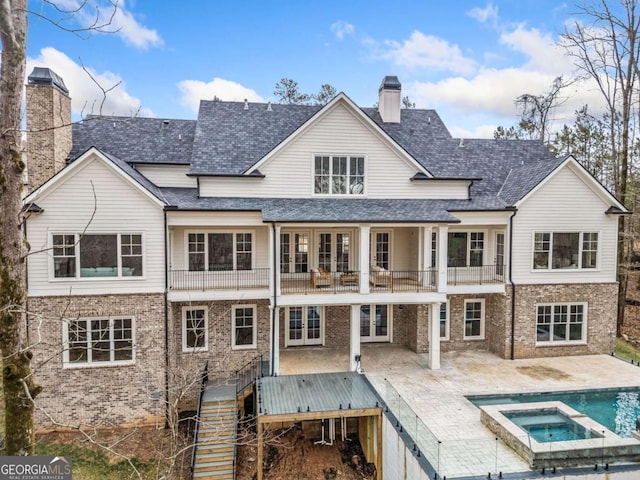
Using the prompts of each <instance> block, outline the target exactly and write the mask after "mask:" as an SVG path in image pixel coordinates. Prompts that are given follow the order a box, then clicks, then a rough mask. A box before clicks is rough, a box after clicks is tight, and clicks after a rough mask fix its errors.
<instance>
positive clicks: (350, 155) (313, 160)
mask: <svg viewBox="0 0 640 480" xmlns="http://www.w3.org/2000/svg"><path fill="white" fill-rule="evenodd" d="M317 157H328V158H329V193H316V158H317ZM335 157H344V158H346V159H347V174H346V177H347V185H346V187H347V190H349V183H348V180H349V179H350V177H351V175H350V173H349V172H350V171H351V159H353V158H362V161H363V162H364V172H363V175H362V177H363V179H362V192H361V193H332V192H331V189H332V185H333V159H334V158H335ZM368 165H369V159H368V158H367V155H366V154H364V153H312V154H311V194H310V195H311V197H317V198H366V197H367V191H368V187H367V184H368V182H367V175H368V173H369V168H368Z"/></svg>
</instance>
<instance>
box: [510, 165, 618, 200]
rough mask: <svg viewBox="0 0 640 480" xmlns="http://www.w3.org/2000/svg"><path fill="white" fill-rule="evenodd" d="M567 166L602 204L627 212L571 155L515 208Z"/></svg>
mask: <svg viewBox="0 0 640 480" xmlns="http://www.w3.org/2000/svg"><path fill="white" fill-rule="evenodd" d="M566 166H569V168H570V169H571V171H572V172H573V173H575V174H576V175H578V177H579V178H580V179H581V180H582V181H583V182H584V183H585V185H587V187H589V188H590V189H591V190H592V191H593V192H594V193H595V194H596V195H597V196H598V197H599V198H600V199H601V200H602V201H603V202H605V203H612V204H613V206H615V207H618V208H619V209H620V210H622V211H623V212H627V213H628V212H629V211H628V210H627V209H626V208H625V206H624V205H622V204H621V203H620V202H619V201H618V200H617V199H616V197H614V196H613V195H612V194H611V192H609V191H608V190H607V189H606V188H604V187H603V186H602V184H601V183H600V182H598V181H597V180H596V179H595V178H594V177H593V175H591V173H589V171H588V170H587V169H586V168H584V167H583V166H582V165H580V162H578V161H577V160H576V159H575V158H574V157H573V156H572V155H569V156H568V157H567V158H566V159H565V160H564V161H563V162H562V163H561V164H560V165H558V166H557V167H556V168H555V169H554V170H553V171H552V172H551V173H549V175H547V176H546V177H545V178H544V179H542V181H541V182H539V183H538V184H537V185H536V186H535V187H533V188H532V189H531V190H529V192H528V193H527V194H525V196H524V197H522V198H521V199H520V200H518V201H517V202H516V203H515V205H514V206H515V207H516V208H520V207H521V206H522V204H523V203H524V202H526V201H527V199H528V198H529V197H531V196H532V195H533V194H535V193H536V192H537V191H538V190H539V189H540V188H542V187H543V186H544V185H545V184H546V183H547V182H549V181H550V180H551V179H552V178H553V177H555V176H556V175H557V174H558V172H560V171H561V170H562V169H563V168H564V167H566Z"/></svg>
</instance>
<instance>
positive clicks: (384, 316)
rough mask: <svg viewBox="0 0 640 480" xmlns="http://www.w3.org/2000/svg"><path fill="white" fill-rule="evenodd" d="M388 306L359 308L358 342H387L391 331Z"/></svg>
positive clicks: (363, 306) (364, 306)
mask: <svg viewBox="0 0 640 480" xmlns="http://www.w3.org/2000/svg"><path fill="white" fill-rule="evenodd" d="M390 310H391V309H390V308H389V305H362V306H361V307H360V341H361V342H363V343H366V342H388V341H389V339H390V335H389V333H390V330H391V314H390Z"/></svg>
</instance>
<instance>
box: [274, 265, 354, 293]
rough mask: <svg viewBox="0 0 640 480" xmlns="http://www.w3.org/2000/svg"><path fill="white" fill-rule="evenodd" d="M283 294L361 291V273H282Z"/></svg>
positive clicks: (351, 271) (281, 285)
mask: <svg viewBox="0 0 640 480" xmlns="http://www.w3.org/2000/svg"><path fill="white" fill-rule="evenodd" d="M280 289H281V290H282V293H302V294H305V295H306V294H309V293H346V292H358V291H360V272H358V271H354V270H350V271H348V272H319V271H311V272H308V273H281V274H280Z"/></svg>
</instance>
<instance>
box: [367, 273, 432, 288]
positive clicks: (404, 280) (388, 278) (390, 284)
mask: <svg viewBox="0 0 640 480" xmlns="http://www.w3.org/2000/svg"><path fill="white" fill-rule="evenodd" d="M437 278H438V271H437V270H436V269H435V268H431V269H429V270H383V271H380V270H378V271H373V270H372V271H371V272H369V284H370V288H371V291H374V292H379V291H391V292H431V291H434V290H436V288H437V285H436V281H437Z"/></svg>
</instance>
